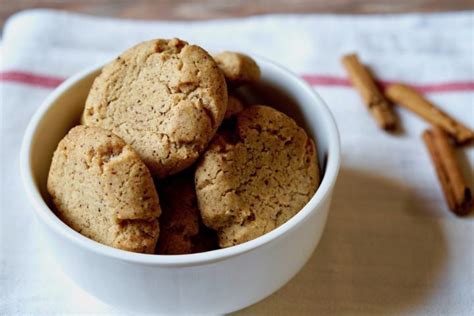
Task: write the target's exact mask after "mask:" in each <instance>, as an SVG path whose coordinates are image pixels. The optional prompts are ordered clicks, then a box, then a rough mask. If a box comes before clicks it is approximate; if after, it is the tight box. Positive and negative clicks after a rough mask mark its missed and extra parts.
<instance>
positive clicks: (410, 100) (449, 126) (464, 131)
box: [385, 83, 474, 144]
mask: <svg viewBox="0 0 474 316" xmlns="http://www.w3.org/2000/svg"><path fill="white" fill-rule="evenodd" d="M385 95H386V96H387V98H389V99H390V100H391V101H392V102H394V103H398V104H399V105H401V106H403V107H405V108H407V109H409V110H411V111H413V112H414V113H416V114H418V115H419V116H421V117H422V118H424V119H425V120H426V121H428V122H430V123H431V124H433V125H436V126H439V127H441V128H442V129H443V130H444V131H445V132H446V133H448V134H449V135H450V136H452V137H453V138H454V139H455V140H456V142H457V143H459V144H462V143H466V142H469V141H471V140H473V139H474V132H473V131H472V130H470V129H469V128H468V127H466V126H464V125H463V124H461V123H460V122H458V121H457V120H455V119H454V118H452V117H450V116H449V115H448V114H446V113H445V112H443V111H441V110H440V109H439V108H437V107H436V106H435V105H434V104H433V103H431V102H430V101H428V100H426V99H425V98H424V97H423V96H422V95H420V94H419V93H418V92H417V91H415V90H414V89H412V88H410V87H408V86H406V85H404V84H398V83H397V84H392V85H390V86H389V87H388V88H387V89H386V90H385Z"/></svg>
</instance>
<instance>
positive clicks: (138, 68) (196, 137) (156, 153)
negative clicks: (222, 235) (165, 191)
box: [83, 39, 227, 178]
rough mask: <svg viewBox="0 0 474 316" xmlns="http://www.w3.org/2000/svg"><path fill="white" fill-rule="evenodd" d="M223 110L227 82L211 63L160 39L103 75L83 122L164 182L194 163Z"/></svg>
mask: <svg viewBox="0 0 474 316" xmlns="http://www.w3.org/2000/svg"><path fill="white" fill-rule="evenodd" d="M226 108H227V87H226V82H225V79H224V77H223V74H222V72H221V71H220V70H219V68H218V67H217V64H216V63H215V61H214V60H213V59H212V57H210V56H209V54H208V53H207V52H206V51H205V50H203V49H202V48H200V47H198V46H195V45H189V44H188V43H186V42H183V41H181V40H179V39H172V40H162V39H158V40H152V41H148V42H143V43H141V44H138V45H137V46H135V47H132V48H131V49H129V50H127V51H126V52H124V53H123V54H122V55H120V56H119V57H118V58H116V59H115V60H113V61H112V62H111V63H109V64H108V65H106V66H105V67H104V68H103V69H102V72H101V74H100V75H99V76H98V77H97V78H96V79H95V81H94V83H93V85H92V88H91V91H90V93H89V96H88V97H87V100H86V105H85V110H84V113H83V121H84V123H85V124H86V125H89V126H98V127H101V128H104V129H107V130H110V131H112V132H113V133H114V134H116V135H118V136H119V137H121V138H122V139H123V140H124V141H125V142H126V143H128V144H130V145H131V146H132V147H133V148H134V149H135V150H136V151H137V152H138V154H139V155H140V157H141V158H142V159H143V161H144V162H145V164H146V165H147V166H148V168H149V169H150V171H151V173H152V174H153V175H155V176H157V177H160V178H163V177H166V176H168V175H170V174H174V173H177V172H178V171H181V170H183V169H185V168H187V167H188V166H190V165H191V164H192V163H193V162H194V161H195V160H196V159H197V158H198V156H199V155H200V153H201V152H202V151H203V150H204V148H205V147H206V146H207V144H208V142H209V141H210V140H211V138H212V137H213V136H214V134H215V132H216V130H217V128H218V127H219V125H220V124H221V122H222V120H223V118H224V114H225V111H226Z"/></svg>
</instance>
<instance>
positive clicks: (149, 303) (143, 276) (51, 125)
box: [21, 57, 340, 314]
mask: <svg viewBox="0 0 474 316" xmlns="http://www.w3.org/2000/svg"><path fill="white" fill-rule="evenodd" d="M255 59H256V60H257V62H258V64H259V65H260V67H261V70H262V84H263V85H265V86H267V87H269V86H270V87H273V88H274V89H277V90H278V91H280V92H279V93H276V94H274V95H273V96H277V98H276V101H275V102H276V103H278V100H280V103H283V104H286V105H289V106H287V107H286V108H285V107H284V106H283V107H282V108H281V109H282V110H283V111H285V112H287V113H289V114H290V115H291V116H293V117H294V118H295V119H296V120H297V121H298V123H299V124H301V125H303V126H305V128H306V130H307V132H308V133H309V134H310V135H312V137H313V139H315V140H316V144H317V147H318V151H319V153H318V154H319V160H320V164H321V168H322V170H323V174H324V175H323V178H322V182H321V185H320V187H319V189H318V190H317V192H316V194H315V195H314V196H313V197H312V199H311V200H310V201H309V202H308V204H307V205H306V206H305V207H304V208H303V209H302V210H301V211H300V212H299V213H298V214H296V215H295V216H294V217H293V218H291V219H290V220H289V221H288V222H287V223H285V224H283V225H282V226H280V227H278V228H277V229H275V230H273V231H271V232H269V233H267V234H265V235H264V236H262V237H259V238H257V239H255V240H252V241H249V242H246V243H244V244H241V245H238V246H234V247H230V248H227V249H219V250H215V251H211V252H205V253H198V254H192V255H172V256H161V255H146V254H137V253H132V252H127V251H122V250H118V249H115V248H111V247H108V246H104V245H102V244H99V243H97V242H95V241H92V240H90V239H88V238H86V237H84V236H82V235H80V234H79V233H77V232H75V231H74V230H72V229H71V228H69V227H68V226H66V225H65V224H64V223H63V222H62V221H61V220H59V218H57V217H56V216H55V215H54V213H53V212H52V211H51V208H50V207H48V205H49V204H50V201H49V198H48V195H47V192H46V179H47V174H48V170H49V165H50V163H51V158H52V155H53V152H54V150H55V148H56V146H57V144H58V142H59V140H60V139H61V138H63V137H64V135H66V133H67V132H68V130H69V129H70V128H71V127H73V126H74V125H76V124H78V122H79V118H80V115H81V112H82V109H83V105H84V101H85V99H86V96H87V94H88V91H89V88H90V86H91V84H92V81H93V79H94V78H95V77H96V76H97V74H98V73H99V71H100V70H99V68H95V69H92V70H88V71H84V72H82V73H80V74H78V75H76V76H74V77H72V78H70V79H69V80H67V81H66V82H64V83H63V84H62V85H61V86H60V87H58V88H57V89H56V90H55V91H54V92H53V93H52V94H51V95H50V96H49V97H48V98H47V100H46V101H45V102H44V103H43V104H42V105H41V107H40V108H39V109H38V111H37V112H36V114H35V115H34V116H33V118H32V119H31V122H30V124H29V126H28V128H27V130H26V133H25V136H24V140H23V145H22V151H21V174H22V178H23V182H24V186H25V190H26V192H27V193H28V197H29V199H30V200H31V203H32V204H33V206H34V211H35V213H36V215H37V218H38V219H39V223H40V224H39V225H40V226H41V228H42V231H43V233H44V235H45V240H46V242H47V243H48V244H49V249H50V250H51V252H52V253H53V255H54V257H55V258H56V260H57V261H58V262H59V263H60V265H61V266H62V268H63V269H64V271H65V273H66V274H67V275H68V276H69V277H70V278H71V279H72V280H74V281H75V282H76V283H77V284H78V285H79V286H80V287H82V288H83V289H85V290H86V291H87V292H89V293H90V294H92V295H94V296H96V297H97V298H99V299H100V300H102V301H104V302H106V303H108V304H111V305H113V306H116V307H121V308H124V309H128V310H132V311H142V312H150V313H167V314H171V313H172V314H177V313H184V314H197V313H212V314H222V313H228V312H232V311H236V310H239V309H241V308H244V307H246V306H249V305H251V304H254V303H255V302H258V301H260V300H261V299H263V298H265V297H267V296H268V295H270V294H272V293H273V292H275V291H276V290H277V289H279V288H280V287H281V286H283V285H284V284H285V283H286V282H288V281H289V280H290V279H291V278H292V277H293V276H294V275H295V274H296V273H297V272H298V271H299V270H300V269H301V268H302V267H303V265H304V264H305V263H306V261H307V260H308V259H309V258H310V256H311V254H312V253H313V250H314V249H315V248H316V246H317V244H318V242H319V240H320V238H321V234H322V232H323V230H324V226H325V223H326V217H327V214H328V210H329V204H330V202H331V195H332V191H333V188H334V184H335V182H336V178H337V174H338V171H339V164H340V148H339V146H340V145H339V135H338V131H337V128H336V124H335V122H334V119H333V117H332V115H331V113H330V111H329V109H328V108H327V106H326V105H325V104H324V102H323V101H322V100H321V99H320V98H319V97H318V96H317V95H316V94H315V92H314V91H313V89H312V88H311V87H310V86H309V85H307V84H306V83H305V82H304V81H303V80H301V79H300V78H299V77H297V76H296V75H294V74H292V73H290V72H289V71H287V70H285V69H283V68H282V67H280V66H277V65H275V64H274V63H272V62H269V61H268V60H266V59H263V58H259V57H255ZM281 92H283V94H284V95H286V97H282V98H280V97H279V96H280V93H281ZM286 99H288V100H289V99H292V100H293V101H294V104H291V102H290V101H288V102H287V101H286Z"/></svg>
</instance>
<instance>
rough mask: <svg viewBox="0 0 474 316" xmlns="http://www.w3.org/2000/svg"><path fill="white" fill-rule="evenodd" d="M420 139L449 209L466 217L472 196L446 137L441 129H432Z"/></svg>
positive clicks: (469, 209)
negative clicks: (426, 149) (424, 145)
mask: <svg viewBox="0 0 474 316" xmlns="http://www.w3.org/2000/svg"><path fill="white" fill-rule="evenodd" d="M422 137H423V140H424V142H425V144H426V147H427V148H428V152H429V154H430V156H431V160H432V162H433V165H434V168H435V170H436V174H437V176H438V179H439V182H440V184H441V187H442V189H443V193H444V196H445V198H446V202H447V203H448V206H449V209H450V210H451V211H452V212H454V213H455V214H457V215H466V214H467V213H469V212H470V211H471V210H472V206H473V201H472V194H471V190H470V188H469V187H468V186H467V184H466V181H465V179H464V177H463V175H462V173H461V170H460V168H459V165H458V163H457V162H456V157H455V155H454V150H453V147H452V145H451V144H450V143H449V139H448V136H447V135H446V133H445V132H444V131H443V130H442V129H441V128H439V127H434V128H433V129H432V130H426V131H425V132H424V133H423V135H422Z"/></svg>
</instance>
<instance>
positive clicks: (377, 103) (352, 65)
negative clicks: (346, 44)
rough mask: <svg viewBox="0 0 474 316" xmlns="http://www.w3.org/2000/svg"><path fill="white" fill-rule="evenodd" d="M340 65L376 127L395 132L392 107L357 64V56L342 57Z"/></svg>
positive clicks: (369, 75)
mask: <svg viewBox="0 0 474 316" xmlns="http://www.w3.org/2000/svg"><path fill="white" fill-rule="evenodd" d="M342 64H343V65H344V68H345V69H346V71H347V73H348V75H349V77H350V79H351V82H352V84H353V85H354V87H355V88H356V89H357V90H358V91H359V94H360V96H361V97H362V99H363V101H364V103H365V104H366V105H367V107H368V108H369V111H370V112H371V113H372V115H373V116H374V118H375V120H376V121H377V123H378V125H379V126H380V127H381V128H383V129H384V130H389V131H390V130H395V129H396V127H397V118H396V116H395V113H394V112H393V110H392V107H391V106H390V104H389V103H388V101H387V99H386V98H385V96H384V95H383V93H382V92H381V91H380V90H379V88H378V87H377V85H376V84H375V81H374V79H373V78H372V76H371V74H370V72H369V71H368V70H367V68H366V67H365V66H364V65H363V64H361V63H360V62H359V59H358V57H357V55H356V54H350V55H346V56H344V57H343V58H342Z"/></svg>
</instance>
